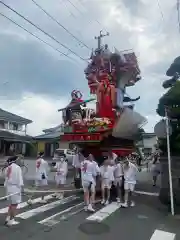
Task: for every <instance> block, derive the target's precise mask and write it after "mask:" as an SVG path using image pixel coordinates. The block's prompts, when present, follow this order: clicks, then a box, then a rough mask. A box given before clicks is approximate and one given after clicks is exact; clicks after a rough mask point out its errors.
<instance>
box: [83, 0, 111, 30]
mask: <svg viewBox="0 0 180 240" xmlns="http://www.w3.org/2000/svg"><path fill="white" fill-rule="evenodd" d="M78 2H79V3H80V4H81V5H82V6H84V7H85V4H84V3H83V2H82V1H80V0H78ZM85 8H86V7H85ZM93 20H94V21H95V22H97V23H98V24H99V26H101V27H102V28H103V30H104V31H106V32H107V30H106V29H105V28H104V26H103V25H102V23H100V22H99V21H98V20H97V19H93Z"/></svg>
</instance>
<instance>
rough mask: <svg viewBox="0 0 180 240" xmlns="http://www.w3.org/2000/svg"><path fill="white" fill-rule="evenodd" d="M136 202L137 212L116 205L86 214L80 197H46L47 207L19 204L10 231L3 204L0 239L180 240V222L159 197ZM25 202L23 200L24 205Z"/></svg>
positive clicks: (0, 206)
mask: <svg viewBox="0 0 180 240" xmlns="http://www.w3.org/2000/svg"><path fill="white" fill-rule="evenodd" d="M135 198H136V206H135V207H134V208H128V209H124V208H120V206H119V205H118V204H117V203H115V202H113V203H111V204H110V205H108V206H105V207H104V206H102V205H101V204H100V203H97V204H96V206H95V209H96V212H95V213H87V212H84V211H83V199H82V195H79V194H68V195H67V196H65V198H64V200H57V199H53V198H52V196H50V195H46V199H48V203H47V204H44V205H41V204H39V203H38V200H39V199H37V197H36V198H35V199H34V202H33V205H32V206H31V207H29V206H27V204H26V202H22V203H21V204H20V209H19V213H18V215H17V220H18V221H19V224H17V225H15V226H13V227H11V228H8V227H6V226H3V223H4V218H5V213H6V212H7V208H6V202H1V204H0V225H1V227H0V235H1V236H3V240H11V239H13V240H14V239H31V240H46V239H47V240H49V239H53V240H56V239H58V240H59V239H60V238H62V237H63V238H64V237H65V238H66V239H67V240H69V239H77V240H81V239H82V240H83V239H92V238H93V240H94V239H95V240H96V239H97V240H109V239H122V240H123V239H125V240H134V239H141V240H161V239H163V240H174V239H175V238H174V236H175V234H176V239H180V230H179V221H178V220H177V219H173V218H172V217H170V216H169V215H168V213H167V211H166V209H164V208H163V207H162V206H160V204H159V202H158V199H157V197H154V196H144V195H141V196H140V195H137V196H136V197H135ZM26 199H27V197H24V201H25V200H26ZM170 233H173V234H174V235H173V234H170ZM153 234H155V235H156V236H154V237H153ZM157 234H160V235H159V236H157ZM162 234H165V235H164V236H163V235H162ZM168 235H169V238H166V237H168Z"/></svg>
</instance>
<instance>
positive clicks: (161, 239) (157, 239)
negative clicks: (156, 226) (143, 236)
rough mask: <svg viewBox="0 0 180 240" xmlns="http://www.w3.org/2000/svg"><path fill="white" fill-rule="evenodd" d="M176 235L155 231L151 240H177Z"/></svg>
mask: <svg viewBox="0 0 180 240" xmlns="http://www.w3.org/2000/svg"><path fill="white" fill-rule="evenodd" d="M175 237H176V234H174V233H170V232H164V231H160V230H155V231H154V233H153V235H152V237H151V239H150V240H175Z"/></svg>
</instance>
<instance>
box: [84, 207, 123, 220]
mask: <svg viewBox="0 0 180 240" xmlns="http://www.w3.org/2000/svg"><path fill="white" fill-rule="evenodd" d="M120 207H121V205H120V204H117V202H112V203H111V204H109V205H107V206H105V207H104V208H102V209H100V210H99V211H97V212H96V213H94V214H92V215H91V216H89V217H87V218H86V220H88V221H97V222H102V221H103V220H105V219H106V218H107V217H109V216H110V215H111V214H112V213H113V212H115V211H116V210H118V209H119V208H120Z"/></svg>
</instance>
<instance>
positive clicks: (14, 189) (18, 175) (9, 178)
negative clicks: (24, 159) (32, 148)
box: [4, 156, 24, 226]
mask: <svg viewBox="0 0 180 240" xmlns="http://www.w3.org/2000/svg"><path fill="white" fill-rule="evenodd" d="M17 159H18V157H17V156H14V157H10V158H9V159H8V161H7V164H8V167H7V168H6V170H5V182H4V186H5V189H6V193H7V195H11V196H9V197H8V200H9V209H8V214H7V218H6V221H5V224H7V225H8V226H12V225H15V224H18V222H17V221H15V219H14V217H15V215H16V210H17V206H18V204H19V203H20V202H21V191H22V187H23V185H24V184H23V176H22V170H21V168H20V166H18V165H17V163H16V160H17Z"/></svg>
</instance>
